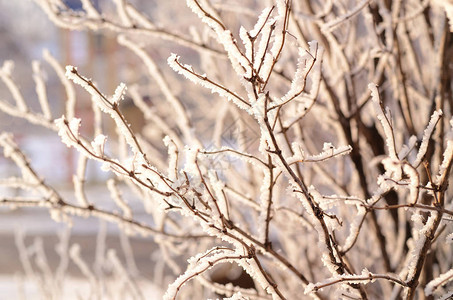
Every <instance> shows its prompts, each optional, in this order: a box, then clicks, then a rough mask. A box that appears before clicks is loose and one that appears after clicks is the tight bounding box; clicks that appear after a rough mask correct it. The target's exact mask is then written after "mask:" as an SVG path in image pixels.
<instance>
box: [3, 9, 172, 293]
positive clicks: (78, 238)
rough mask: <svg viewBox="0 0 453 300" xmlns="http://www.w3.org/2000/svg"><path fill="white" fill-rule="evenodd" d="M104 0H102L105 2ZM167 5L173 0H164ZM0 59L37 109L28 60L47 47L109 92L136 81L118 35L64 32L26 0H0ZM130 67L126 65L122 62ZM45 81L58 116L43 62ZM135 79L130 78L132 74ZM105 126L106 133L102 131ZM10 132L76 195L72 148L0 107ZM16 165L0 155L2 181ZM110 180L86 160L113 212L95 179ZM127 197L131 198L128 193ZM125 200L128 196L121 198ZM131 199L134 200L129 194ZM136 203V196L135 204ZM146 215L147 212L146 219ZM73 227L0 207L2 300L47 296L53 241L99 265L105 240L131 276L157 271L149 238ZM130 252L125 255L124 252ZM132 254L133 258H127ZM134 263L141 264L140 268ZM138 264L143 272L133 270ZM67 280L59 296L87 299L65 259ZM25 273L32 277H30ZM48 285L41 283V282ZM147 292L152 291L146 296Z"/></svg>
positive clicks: (56, 87)
mask: <svg viewBox="0 0 453 300" xmlns="http://www.w3.org/2000/svg"><path fill="white" fill-rule="evenodd" d="M65 2H66V4H67V5H68V6H69V7H70V8H72V9H74V10H78V9H81V3H80V1H77V0H67V1H65ZM104 2H105V3H104ZM169 2H171V1H169ZM93 3H94V4H95V5H96V7H97V8H98V9H100V10H101V11H102V10H108V9H110V7H108V6H104V4H105V5H111V3H110V2H109V1H102V0H95V1H93ZM135 4H136V5H137V7H139V8H140V10H141V11H144V12H148V11H149V12H150V14H151V12H152V8H153V6H154V4H153V1H136V3H135ZM0 40H1V41H2V42H1V43H0V64H3V62H5V61H7V60H12V61H14V62H15V68H14V70H13V74H12V77H13V80H14V81H15V82H16V83H17V84H18V85H19V87H20V89H21V92H22V94H23V96H24V98H25V100H26V102H27V104H29V105H30V107H31V108H32V109H35V110H36V111H39V103H38V100H37V96H36V92H35V84H34V81H33V75H32V67H31V64H32V61H33V60H40V61H42V53H43V50H44V49H48V50H49V51H50V53H51V54H52V55H53V56H54V57H55V58H56V59H57V60H58V61H59V62H60V63H61V64H62V65H63V66H65V65H67V64H71V65H74V66H77V67H78V68H79V70H80V71H81V73H82V74H84V75H85V74H86V76H89V77H92V78H93V79H94V80H95V81H96V84H97V85H98V86H99V87H101V90H103V91H106V92H107V93H110V94H112V93H113V91H114V90H115V88H116V86H117V85H118V83H119V82H120V81H126V82H127V81H131V80H132V81H135V82H136V81H140V78H137V77H138V76H140V72H135V73H134V72H133V70H134V62H137V60H131V59H130V57H131V56H133V55H132V54H131V53H130V51H127V50H125V49H123V48H121V47H120V46H119V45H118V44H117V42H116V38H115V37H113V36H110V35H108V34H103V33H92V32H85V31H68V30H64V29H59V28H57V27H56V26H55V25H54V24H53V23H52V22H50V21H49V19H48V17H47V16H46V14H45V13H44V12H43V11H42V10H41V9H40V8H39V6H38V5H37V4H36V3H35V2H34V1H31V0H20V1H9V0H0ZM125 65H128V68H123V66H125ZM41 66H42V69H43V72H44V74H45V77H46V80H47V82H46V83H47V94H48V98H49V102H50V106H51V110H52V113H53V116H55V117H59V116H61V114H62V112H63V111H64V105H65V103H64V102H65V101H64V96H65V94H64V89H63V87H62V86H61V83H60V82H59V80H58V78H57V77H56V75H55V73H54V71H53V70H52V69H51V68H50V66H49V65H48V64H46V63H45V62H43V63H42V64H41ZM134 76H135V78H134ZM76 90H77V108H76V116H77V117H79V118H82V119H84V120H85V124H84V128H82V131H83V130H88V129H87V128H90V125H91V124H90V120H91V119H92V110H91V101H90V99H89V97H88V96H87V93H85V92H84V91H82V90H81V89H79V88H76ZM0 98H1V99H7V100H8V101H10V102H11V101H12V97H11V94H10V93H9V91H8V89H7V88H6V86H5V85H4V84H3V83H2V82H1V83H0ZM129 107H131V108H130V110H131V111H130V112H129V111H127V110H128V106H127V105H126V106H125V114H130V115H131V116H132V117H131V118H132V119H134V118H135V119H137V120H140V119H141V118H142V116H141V115H140V113H139V112H138V111H135V110H134V108H133V106H132V105H130V106H129ZM105 130H109V129H108V128H105ZM3 131H6V132H11V133H13V134H14V137H15V141H16V142H17V143H18V145H19V147H20V148H21V149H22V150H23V151H24V152H25V153H26V155H27V156H28V157H29V158H30V160H31V164H32V167H33V168H34V169H35V170H36V171H37V172H38V173H39V174H40V176H42V177H43V178H45V180H46V182H47V183H48V184H50V185H52V186H53V187H55V188H57V189H58V190H59V192H61V193H62V194H63V196H64V197H65V198H66V199H68V200H74V195H73V194H72V191H71V189H72V175H73V174H74V170H75V165H76V162H77V153H76V152H74V151H72V150H70V149H68V148H67V147H66V146H65V145H64V144H62V143H61V141H60V139H59V137H58V136H57V135H56V134H55V132H52V131H50V130H46V129H43V128H42V127H39V126H34V125H31V124H29V123H28V122H27V121H25V120H22V119H19V118H13V117H10V116H8V115H7V114H5V113H3V112H1V111H0V132H3ZM18 172H19V171H18V169H17V167H16V166H15V165H14V164H13V163H12V162H11V161H10V160H8V159H5V158H4V157H3V156H2V155H0V174H1V175H0V178H1V179H0V180H2V179H4V178H7V177H10V176H15V175H19V173H18ZM108 177H109V174H108V173H105V172H102V171H101V170H100V169H99V168H98V166H97V165H95V164H94V163H90V164H88V170H87V179H88V182H87V194H88V197H89V198H90V199H96V204H97V205H98V206H99V207H102V208H105V209H112V208H113V206H114V205H113V204H112V203H111V202H112V201H111V199H110V197H105V195H108V191H107V189H106V187H105V182H104V184H103V185H101V184H98V183H99V182H101V181H105V179H107V178H108ZM14 193H15V191H14V190H11V189H8V188H4V187H3V186H2V185H0V194H1V195H2V197H6V196H8V195H11V194H14ZM131 197H132V196H131ZM126 198H127V197H126ZM129 200H131V199H129ZM132 202H133V201H132ZM130 204H131V206H132V208H133V209H134V210H135V211H136V212H137V214H138V216H140V214H141V213H143V215H144V211H143V207H142V205H139V204H138V202H135V203H134V202H133V203H130ZM143 217H145V216H143ZM72 221H73V224H72V228H69V227H68V225H67V224H65V223H56V222H55V221H53V220H52V219H51V218H50V216H49V212H48V211H47V210H46V209H40V208H30V209H28V208H21V209H16V210H11V209H10V208H7V207H0V240H1V243H0V300H3V299H45V298H46V297H45V295H43V293H42V290H41V288H40V286H39V282H40V280H41V279H40V276H39V275H37V274H39V273H40V272H42V271H43V270H42V268H44V267H43V266H41V267H40V263H39V262H40V260H43V259H44V260H46V261H47V262H48V265H49V266H50V267H51V270H52V272H54V271H55V269H57V267H58V266H59V265H60V264H61V257H60V255H59V254H58V251H57V250H58V248H57V246H59V247H61V246H62V241H64V240H66V242H67V244H66V245H67V246H68V245H69V246H70V245H72V244H74V243H78V244H80V245H81V249H82V251H81V256H82V257H83V258H84V259H85V260H86V262H87V263H89V264H94V265H95V264H96V263H98V264H99V263H100V261H99V259H100V258H99V257H97V256H96V255H98V256H99V253H98V254H96V251H98V250H99V249H96V244H97V242H96V241H97V239H99V238H103V239H104V241H105V246H106V248H107V249H115V251H116V252H117V255H118V257H119V258H120V259H121V260H122V261H123V262H125V265H127V267H128V268H129V271H132V273H135V274H138V273H139V272H140V274H142V276H144V277H145V278H146V277H147V276H153V274H152V271H151V270H153V269H154V268H152V267H150V266H151V265H152V264H153V260H154V261H155V260H156V259H157V258H153V257H152V256H151V253H152V249H153V247H154V245H153V243H152V242H151V241H150V240H145V239H135V238H126V237H125V236H124V235H122V234H120V233H119V232H118V228H117V226H116V225H110V224H107V223H104V222H100V221H98V220H94V219H83V218H74V219H73V220H72ZM125 251H132V252H133V255H132V256H133V258H132V259H131V258H130V257H129V258H126V256H127V254H125ZM130 254H131V253H130V252H129V255H130ZM27 255H28V256H29V258H30V259H31V263H32V272H36V274H32V277H33V275H37V276H35V279H36V280H32V281H30V280H28V279H27V278H26V277H25V274H26V271H27V272H28V273H29V272H30V270H26V269H24V266H25V267H26V265H27V262H26V261H24V259H23V257H24V256H27ZM130 256H131V255H130ZM137 266H139V267H137ZM138 269H140V270H138ZM68 271H69V272H68V275H70V278H69V279H67V280H66V281H65V288H64V289H63V290H64V295H62V297H61V299H78V298H79V297H81V298H84V295H85V296H86V295H87V293H88V292H89V284H88V282H87V281H86V280H85V278H83V277H82V276H81V275H82V274H81V273H80V271H79V270H78V268H77V267H76V266H75V265H73V264H71V263H70V264H69V266H68ZM27 275H30V274H27ZM41 283H42V284H46V283H45V282H41ZM146 289H148V290H150V289H151V291H148V292H149V295H156V298H160V297H158V295H160V294H159V292H160V287H153V286H147V287H145V290H146ZM151 292H152V293H151Z"/></svg>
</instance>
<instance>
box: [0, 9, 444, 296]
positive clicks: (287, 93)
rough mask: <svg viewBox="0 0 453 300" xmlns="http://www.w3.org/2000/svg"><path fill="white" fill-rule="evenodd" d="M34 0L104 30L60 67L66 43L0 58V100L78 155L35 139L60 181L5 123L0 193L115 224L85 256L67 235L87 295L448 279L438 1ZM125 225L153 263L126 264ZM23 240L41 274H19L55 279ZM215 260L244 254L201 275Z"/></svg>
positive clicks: (417, 283) (69, 22) (384, 287)
mask: <svg viewBox="0 0 453 300" xmlns="http://www.w3.org/2000/svg"><path fill="white" fill-rule="evenodd" d="M35 2H37V3H38V5H39V7H41V9H42V10H44V11H45V12H46V14H47V16H48V18H49V19H51V20H52V21H53V22H54V23H55V24H56V25H57V26H59V27H61V28H64V29H71V30H80V31H81V32H79V33H78V35H84V34H85V32H87V31H89V32H92V33H95V36H96V40H99V41H101V42H100V43H96V45H98V44H99V45H98V46H99V47H102V45H106V44H109V45H114V47H111V48H110V47H109V49H108V51H104V49H100V48H99V49H96V51H93V52H92V53H94V54H95V55H88V56H87V57H88V59H89V61H88V62H87V64H89V65H87V64H86V62H84V61H79V60H78V59H77V58H78V55H77V56H72V55H69V56H68V59H69V60H70V61H69V62H68V63H70V64H71V65H77V66H78V69H77V68H75V67H72V66H67V67H66V69H65V68H63V67H62V66H61V65H60V64H59V63H58V62H57V59H56V58H57V57H65V56H64V55H61V53H54V55H55V56H51V55H50V53H49V52H44V53H43V61H42V62H41V61H39V60H35V61H34V62H32V64H31V65H30V66H28V68H29V69H30V71H28V72H22V71H21V69H22V68H20V67H19V66H18V65H17V63H16V66H17V67H16V68H13V63H12V62H10V61H8V60H7V59H8V57H5V58H4V59H6V60H5V62H4V63H3V67H2V68H1V70H0V81H1V86H2V87H1V88H3V89H4V90H5V93H1V95H0V97H1V98H0V110H1V111H2V113H3V112H4V113H6V114H8V115H9V116H10V117H13V118H20V119H23V120H24V121H26V122H29V123H31V124H32V125H33V126H35V127H44V128H46V130H47V131H46V133H47V134H53V135H54V136H55V135H58V136H59V137H60V139H61V141H62V142H63V144H64V145H67V146H68V147H71V148H74V149H76V150H77V152H78V153H76V154H75V156H78V157H77V158H76V157H74V158H76V159H77V163H76V165H77V166H76V167H75V166H74V168H72V166H71V164H68V161H71V162H72V161H73V160H72V155H73V151H71V153H70V154H69V155H67V156H68V157H71V160H68V161H56V158H57V157H59V156H64V157H66V153H65V154H64V155H55V156H53V151H54V147H53V145H52V146H50V144H49V147H46V148H45V151H46V152H49V155H52V158H53V157H55V161H52V162H51V166H50V167H48V166H46V168H45V169H46V170H47V169H49V170H51V172H50V173H51V174H50V175H49V177H52V176H55V175H54V174H52V173H53V172H52V171H53V170H57V167H58V170H59V171H60V169H61V172H65V174H64V175H65V176H61V178H70V179H72V180H69V182H58V184H55V185H54V186H53V185H50V184H49V183H48V182H52V183H53V182H56V181H53V180H54V179H53V178H50V181H47V176H43V175H42V174H40V172H38V171H36V169H34V168H33V167H34V164H35V163H34V162H33V160H29V159H28V158H27V156H26V155H25V152H28V151H30V152H32V153H30V154H31V155H30V156H31V157H39V159H41V160H43V158H44V157H46V156H45V155H42V154H43V153H44V152H43V153H33V151H36V150H33V149H30V147H29V146H28V145H29V144H28V141H27V133H28V132H29V130H28V127H25V128H22V127H21V128H17V130H16V128H12V130H13V131H16V132H18V133H19V135H18V136H16V138H13V136H12V135H10V134H5V133H2V134H1V135H0V147H2V150H3V153H4V155H3V156H5V158H6V160H5V161H7V163H6V164H4V163H3V162H4V161H3V160H1V158H0V160H1V161H0V168H1V170H2V172H4V173H5V176H4V177H2V178H0V188H1V189H2V190H1V191H2V196H1V197H0V198H1V199H0V204H1V205H2V206H5V207H6V208H8V209H16V212H19V213H21V210H20V209H21V208H22V207H27V208H35V209H37V210H38V209H42V210H46V211H47V212H49V213H50V217H51V218H53V219H54V220H56V221H67V222H68V223H69V222H70V221H74V222H73V223H72V224H73V225H74V227H76V226H77V220H76V219H77V218H79V217H82V218H93V219H100V220H102V221H107V222H109V223H113V224H115V228H118V229H119V230H120V231H121V233H120V234H119V244H120V247H121V251H119V250H118V249H115V250H113V249H108V244H107V243H106V242H105V241H102V239H103V237H104V238H105V235H106V232H105V231H103V230H105V228H104V229H102V228H100V229H99V234H98V238H97V240H98V242H97V243H98V246H97V249H98V250H97V254H96V256H97V257H96V259H95V261H96V264H95V266H91V265H90V264H89V263H88V262H91V261H93V260H92V259H90V258H88V257H85V256H86V255H87V254H86V253H89V252H90V251H85V250H88V249H84V247H85V246H84V247H81V246H77V245H74V246H73V247H72V248H71V247H69V246H67V247H66V256H67V259H71V260H72V262H74V263H75V265H76V266H77V267H78V268H79V269H80V270H81V272H82V273H83V276H84V279H85V281H86V282H88V283H89V284H90V288H91V289H92V291H93V293H92V295H91V296H93V297H94V298H108V299H110V298H114V297H116V296H118V295H121V297H123V298H127V297H128V296H130V298H134V299H136V298H144V297H151V296H148V294H147V292H146V291H147V290H148V289H147V288H148V286H147V285H146V284H149V283H152V284H153V285H152V286H153V288H155V287H156V286H158V287H161V288H162V289H163V290H165V289H167V287H168V290H167V294H166V296H165V297H166V298H168V299H204V298H216V297H219V298H220V297H230V298H231V299H253V300H255V299H260V300H263V299H266V300H268V299H310V298H312V299H331V298H333V299H336V298H338V297H344V298H351V299H373V297H376V295H379V296H380V297H382V298H385V299H387V298H388V299H397V298H401V297H403V298H404V297H407V298H408V299H415V298H416V297H417V296H418V295H420V294H421V293H423V291H425V292H426V294H430V295H435V296H438V295H441V294H442V293H443V294H444V295H441V297H443V298H446V297H449V296H448V295H449V294H448V293H447V292H444V289H445V290H446V289H448V287H449V285H450V283H451V278H452V277H451V274H450V273H451V272H450V271H449V270H450V269H451V259H450V256H451V253H452V243H451V239H452V238H451V230H450V227H449V226H450V220H451V216H452V215H453V212H452V203H451V195H452V185H451V168H452V164H453V143H452V129H451V126H450V125H453V124H451V122H450V125H448V120H449V119H451V115H452V110H451V95H450V94H451V93H450V90H451V88H450V86H449V84H450V83H451V82H453V73H452V70H451V68H449V67H448V66H449V64H450V61H451V53H453V48H452V47H453V46H452V43H451V42H450V40H451V34H450V32H449V24H448V21H449V19H448V18H449V13H448V12H449V10H447V9H444V8H445V7H446V5H444V3H442V4H440V3H438V1H437V2H436V1H434V2H433V1H425V0H423V1H418V0H410V1H394V2H393V3H392V5H390V6H389V5H387V4H388V3H386V1H367V0H361V1H323V0H321V1H286V0H275V1H242V2H240V3H239V2H237V1H230V0H225V1H212V0H188V1H186V4H187V6H188V9H186V10H184V8H183V7H181V5H182V4H181V3H180V5H179V6H172V5H170V3H169V2H168V1H153V4H152V7H151V4H149V3H148V2H149V1H135V2H136V4H137V6H136V7H135V6H134V4H133V3H132V2H130V1H129V0H105V1H101V2H102V4H99V5H98V3H97V2H95V1H90V0H82V1H81V7H80V8H78V9H77V10H74V9H72V8H71V7H72V6H71V5H69V4H68V5H66V4H64V3H63V1H59V0H57V1H54V0H36V1H35ZM135 2H134V3H135ZM387 2H388V1H387ZM11 3H13V2H11ZM445 11H447V14H445ZM65 34H66V33H65ZM67 34H68V35H67V36H69V37H71V38H72V37H73V34H72V33H67ZM107 35H108V36H109V38H108V40H106V41H108V43H104V40H103V38H104V36H107ZM115 39H116V42H117V44H118V45H116V42H115ZM24 40H27V41H28V39H24ZM87 40H88V41H91V40H92V39H91V38H88V39H87ZM74 41H76V42H77V41H78V40H74ZM88 44H90V43H88ZM421 45H422V46H423V47H421ZM77 46H80V45H77ZM422 48H423V49H422ZM52 49H59V47H52ZM81 49H82V50H80V51H83V50H84V49H83V47H81ZM117 49H121V50H119V52H116V50H117ZM106 50H107V49H106ZM422 50H423V51H422ZM87 51H92V49H89V50H87ZM104 52H105V53H104ZM90 53H91V52H90ZM98 53H102V54H103V55H102V59H101V60H99V61H98V59H99V56H100V55H97V54H98ZM169 53H178V55H176V54H171V55H169ZM104 54H105V55H104ZM2 59H3V58H2ZM91 59H93V60H91ZM110 59H113V61H112V62H110ZM189 62H190V63H189ZM104 65H107V66H114V68H109V69H108V70H109V72H108V73H107V72H105V73H103V69H98V66H104ZM115 68H117V69H115ZM47 69H49V70H50V71H51V72H49V73H48V74H47V72H46V71H47ZM82 70H89V71H83V72H82ZM79 71H80V72H79ZM173 71H175V72H173ZM86 72H91V74H93V75H89V76H92V77H93V79H89V78H88V77H89V76H88V75H82V74H88V73H86ZM180 75H183V76H180ZM116 78H118V81H117V82H116V83H115V82H114V80H116ZM27 80H29V81H30V82H31V87H30V86H28V85H27V83H26V81H27ZM95 81H98V82H99V84H96V83H95ZM55 82H57V83H58V84H57V85H55V84H54V83H55ZM112 82H113V83H114V84H116V86H113V87H112V85H111V84H112ZM122 82H124V83H122ZM370 82H375V83H376V84H374V83H371V84H370ZM76 85H79V86H81V87H83V89H84V90H83V89H82V90H76V89H75V86H76ZM377 85H379V90H378V88H377ZM103 86H108V89H104V88H102V87H103ZM126 87H128V89H127V88H126ZM129 97H130V98H132V101H130V100H131V99H130V98H129ZM86 98H88V99H89V101H88V104H87V103H85V100H86ZM90 101H91V102H90ZM55 116H62V117H61V118H57V119H56V120H55V119H54V118H55ZM1 118H3V116H1ZM2 120H3V119H2ZM0 123H1V122H0ZM14 124H15V123H14ZM91 125H92V126H91ZM7 126H8V124H7ZM27 126H29V125H27ZM30 132H32V131H30ZM33 132H34V131H33ZM14 140H15V141H16V142H15V141H14ZM43 144H44V145H47V144H46V143H43ZM22 146H24V147H25V148H24V149H26V150H27V151H22V150H21V149H20V147H22ZM64 150H65V151H70V150H68V149H66V148H65V147H63V150H61V151H62V152H63V151H64ZM58 151H60V150H58ZM59 154H60V153H59ZM74 162H75V161H74ZM41 163H43V162H42V161H38V162H37V165H38V166H39V165H40V164H41ZM5 165H6V167H4V166H5ZM97 167H100V168H101V169H102V170H104V171H107V172H106V173H101V172H99V174H101V175H99V174H98V173H97V172H94V171H93V168H97ZM4 170H6V171H4ZM10 170H13V171H10ZM13 172H14V173H13ZM6 173H8V174H6ZM9 173H11V174H9ZM55 173H56V172H55ZM66 173H67V174H66ZM93 174H94V175H93ZM66 175H69V176H66ZM57 176H59V175H57ZM44 177H46V178H44ZM93 177H95V178H94V180H93V181H91V180H92V179H93ZM61 178H58V179H61ZM68 189H71V190H70V191H69V190H68ZM93 189H95V190H96V193H93ZM98 189H99V190H100V191H101V192H97V190H98ZM4 190H6V193H3V191H4ZM69 192H72V193H73V194H74V196H75V197H72V196H69V194H71V193H69ZM75 230H77V228H75ZM95 230H97V229H94V231H95ZM444 231H445V232H447V234H445V235H446V237H445V235H444V233H443V232H444ZM109 234H115V233H111V232H110V230H109ZM128 235H132V236H134V240H133V241H132V240H131V242H130V243H128V239H127V236H128ZM138 239H140V240H138ZM138 241H139V242H148V243H150V245H151V246H150V247H141V248H140V249H139V250H140V252H139V253H141V254H144V255H145V256H146V257H152V260H153V261H152V262H150V264H148V263H149V262H148V259H147V260H145V261H144V260H140V261H137V262H140V263H138V264H137V266H136V267H134V265H135V264H134V259H135V258H136V257H133V256H134V250H135V248H134V243H137V242H138ZM22 248H23V249H22V250H24V248H25V247H22ZM36 248H38V247H36ZM33 251H35V248H33V247H32V248H29V249H28V250H27V251H22V254H21V255H23V253H26V254H25V255H24V256H27V253H28V255H29V257H31V256H33V255H34V253H35V252H33ZM62 252H65V251H62ZM36 253H37V254H36V256H37V257H38V258H39V259H38V263H37V265H38V268H37V270H41V271H43V272H44V275H43V276H42V277H39V274H38V273H37V272H32V271H34V270H32V271H30V268H28V267H27V270H29V271H30V272H28V273H30V274H32V273H34V275H33V274H32V275H30V277H33V276H34V277H35V278H38V280H35V281H37V282H39V283H40V284H41V283H42V282H44V281H39V280H41V278H43V279H45V282H46V283H47V282H52V278H51V277H52V272H51V271H49V270H51V269H48V268H46V266H45V265H46V263H45V259H44V258H43V257H44V256H43V255H42V254H39V255H38V251H36ZM123 254H124V255H123ZM189 257H192V259H189V260H187V259H188V258H189ZM433 257H434V258H435V259H432V258H433ZM439 258H442V259H439ZM32 260H33V259H32ZM25 265H26V264H25ZM225 265H227V266H235V267H237V268H236V269H237V270H239V271H237V272H236V271H231V270H230V271H231V272H230V271H225V273H224V274H221V275H222V276H220V277H215V276H212V275H213V273H214V272H213V271H215V270H213V269H212V268H214V267H221V266H225ZM143 269H145V273H146V276H140V275H141V274H140V273H141V272H142V271H143ZM227 269H230V268H227ZM231 269H233V268H231ZM360 270H363V271H360ZM59 274H60V275H59V277H58V278H65V276H64V275H65V272H63V271H59ZM107 274H111V275H112V276H106V275H107ZM395 274H398V275H395ZM237 276H238V277H237ZM431 276H432V277H434V279H433V280H431V282H429V283H428V284H426V283H425V281H426V280H425V281H424V278H425V279H426V278H431ZM219 278H220V279H219ZM237 278H241V279H240V280H239V279H237ZM244 278H245V279H244ZM192 279H194V280H192ZM236 279H237V280H238V281H236ZM111 280H115V281H114V282H113V283H112V281H111ZM60 282H61V281H58V283H60ZM244 282H246V284H248V286H247V287H244V286H242V285H243V284H244ZM143 283H145V284H143ZM41 285H42V284H41ZM54 286H63V285H61V284H54ZM111 287H121V288H123V290H122V292H121V293H115V292H114V291H113V290H112V289H111ZM143 287H144V291H145V292H143V291H142V290H141V289H142V288H143ZM126 290H127V291H128V292H127V293H126V292H124V291H126ZM304 290H305V291H306V294H304V293H303V291H304ZM115 291H116V290H115ZM104 293H107V294H104ZM108 293H110V294H108ZM163 293H164V291H162V294H163ZM50 294H51V293H48V294H46V297H47V298H49V297H51V298H61V295H53V294H52V295H50ZM126 294H127V295H126ZM155 298H161V297H155Z"/></svg>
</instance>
